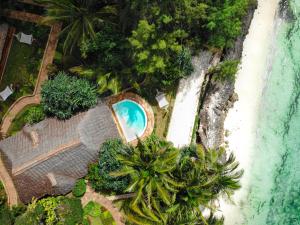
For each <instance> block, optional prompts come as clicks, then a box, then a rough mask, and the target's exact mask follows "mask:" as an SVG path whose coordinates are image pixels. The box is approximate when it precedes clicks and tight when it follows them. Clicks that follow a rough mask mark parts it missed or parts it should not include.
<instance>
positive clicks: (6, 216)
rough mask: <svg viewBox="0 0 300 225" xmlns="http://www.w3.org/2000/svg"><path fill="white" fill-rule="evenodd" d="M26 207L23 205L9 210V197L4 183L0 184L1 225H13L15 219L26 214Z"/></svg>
mask: <svg viewBox="0 0 300 225" xmlns="http://www.w3.org/2000/svg"><path fill="white" fill-rule="evenodd" d="M25 210H26V207H25V206H23V205H18V206H13V207H12V208H9V206H8V205H7V196H6V192H5V189H4V186H3V184H2V182H0V224H5V225H12V224H14V221H15V219H16V218H17V217H18V216H19V215H21V214H22V213H24V211H25Z"/></svg>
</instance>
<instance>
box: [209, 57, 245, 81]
mask: <svg viewBox="0 0 300 225" xmlns="http://www.w3.org/2000/svg"><path fill="white" fill-rule="evenodd" d="M239 63H240V62H239V61H238V60H225V61H223V62H222V63H220V64H218V65H217V66H215V67H213V68H211V69H210V71H209V74H210V75H211V76H212V78H213V79H214V80H218V81H221V82H225V81H229V82H234V81H235V76H236V73H237V71H238V65H239Z"/></svg>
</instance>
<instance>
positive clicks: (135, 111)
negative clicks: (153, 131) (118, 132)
mask: <svg viewBox="0 0 300 225" xmlns="http://www.w3.org/2000/svg"><path fill="white" fill-rule="evenodd" d="M112 107H113V110H114V111H115V114H116V116H117V119H118V120H119V124H120V126H121V128H122V131H123V134H124V136H125V138H126V140H127V141H128V142H130V141H133V140H135V139H136V138H137V137H141V136H142V135H143V134H144V132H145V129H146V127H147V116H146V113H145V110H144V109H143V108H142V106H141V105H139V104H138V103H136V102H134V101H132V100H128V99H126V100H123V101H120V102H117V103H115V104H113V105H112Z"/></svg>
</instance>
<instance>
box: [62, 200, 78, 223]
mask: <svg viewBox="0 0 300 225" xmlns="http://www.w3.org/2000/svg"><path fill="white" fill-rule="evenodd" d="M59 200H60V205H59V206H58V207H57V217H58V218H59V223H58V224H63V225H74V224H81V223H82V222H83V209H82V205H81V201H80V199H78V198H66V197H59Z"/></svg>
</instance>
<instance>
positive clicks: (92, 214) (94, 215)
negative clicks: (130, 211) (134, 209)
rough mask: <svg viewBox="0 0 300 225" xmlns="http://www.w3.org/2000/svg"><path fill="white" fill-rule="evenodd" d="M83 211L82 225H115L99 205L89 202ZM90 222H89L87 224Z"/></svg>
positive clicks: (110, 216)
mask: <svg viewBox="0 0 300 225" xmlns="http://www.w3.org/2000/svg"><path fill="white" fill-rule="evenodd" d="M83 211H84V223H83V224H84V225H85V224H87V225H88V224H90V225H96V224H99V225H100V224H101V225H116V222H115V221H114V219H113V218H112V215H111V213H110V212H109V211H107V210H105V209H104V208H103V207H101V205H99V204H98V203H96V202H92V201H90V202H89V203H88V204H86V206H85V207H84V208H83ZM88 221H90V222H88Z"/></svg>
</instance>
